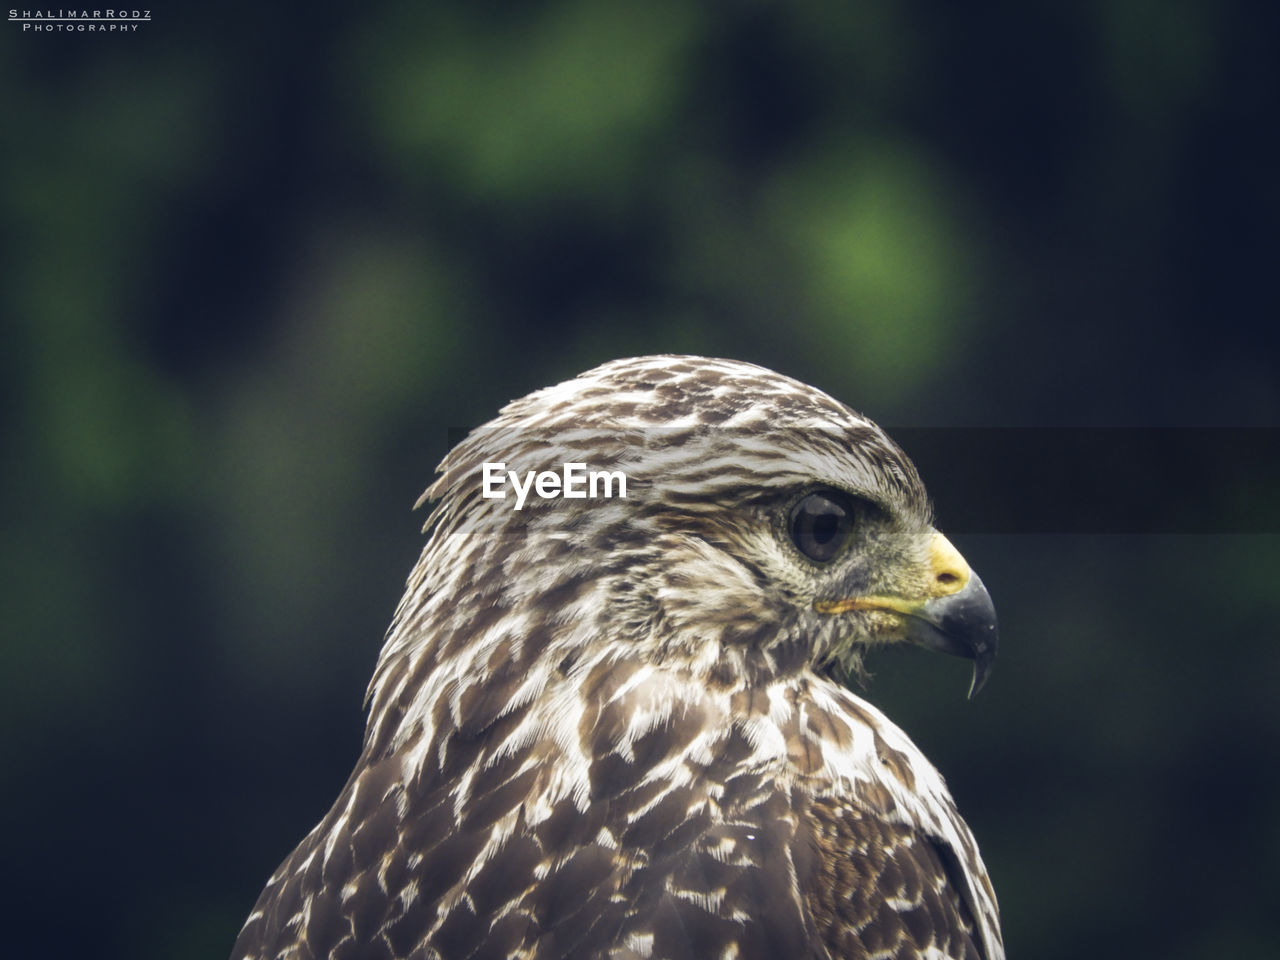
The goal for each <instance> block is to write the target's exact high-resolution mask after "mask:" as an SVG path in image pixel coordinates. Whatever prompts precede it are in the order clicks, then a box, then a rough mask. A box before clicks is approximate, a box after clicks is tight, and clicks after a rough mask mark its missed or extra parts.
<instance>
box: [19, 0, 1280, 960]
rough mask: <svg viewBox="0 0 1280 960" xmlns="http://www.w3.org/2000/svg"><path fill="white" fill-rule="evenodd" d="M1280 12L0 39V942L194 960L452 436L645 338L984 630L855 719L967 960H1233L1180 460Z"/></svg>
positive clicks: (461, 25)
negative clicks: (913, 793) (931, 578)
mask: <svg viewBox="0 0 1280 960" xmlns="http://www.w3.org/2000/svg"><path fill="white" fill-rule="evenodd" d="M1277 11H1280V6H1277V5H1275V4H1264V3H1244V2H1239V3H1231V2H1228V3H1223V2H1211V0H1166V2H1154V0H1095V2H1086V3H1073V4H1029V3H1026V2H1024V0H1017V2H1015V0H1006V2H994V3H976V4H948V3H941V2H934V3H927V2H888V0H880V2H827V3H819V2H793V3H790V4H786V5H783V4H768V3H764V2H746V0H744V2H733V3H730V2H722V3H707V4H692V3H675V2H660V0H659V2H646V3H643V4H640V3H613V2H606V0H564V2H556V3H550V4H532V5H525V4H521V5H511V4H504V3H497V2H471V3H427V4H422V3H409V2H403V3H392V2H381V3H372V4H366V5H363V6H358V7H352V6H348V7H344V8H333V9H328V8H325V7H323V6H308V7H301V6H298V7H296V8H293V9H289V8H281V7H279V6H275V7H271V6H266V5H258V4H243V3H235V2H231V3H224V4H221V5H217V6H208V7H205V8H202V9H200V10H198V11H195V10H184V11H181V12H178V11H175V10H172V9H154V10H153V11H152V17H153V19H152V20H151V21H150V22H149V23H144V24H142V25H141V28H140V29H139V30H138V32H137V33H136V34H130V35H124V36H122V35H119V34H116V35H94V34H88V33H71V34H67V33H44V34H34V33H31V32H26V33H24V32H23V31H22V30H21V25H20V24H16V23H5V24H3V30H2V31H0V173H2V176H0V217H2V220H0V225H2V227H3V232H2V233H0V323H2V327H0V335H2V337H3V341H2V343H3V346H2V347H0V437H2V447H0V455H2V456H3V474H2V481H0V482H2V483H3V486H2V487H0V564H2V565H3V566H2V568H0V643H2V647H0V657H2V660H0V718H2V722H3V738H2V740H0V749H2V750H3V757H2V762H0V804H2V805H3V806H2V808H0V814H2V815H3V820H2V823H3V827H2V830H0V836H3V841H2V842H3V864H4V874H5V879H6V881H7V882H8V884H10V885H11V886H12V887H13V889H12V890H11V891H10V892H8V893H5V894H4V895H3V897H0V902H3V904H4V907H3V911H4V913H5V914H6V917H5V920H4V924H5V934H4V938H3V940H4V952H5V953H6V954H7V955H11V956H50V955H54V956H58V955H61V956H96V957H122V958H124V957H127V958H131V960H150V958H169V957H181V958H188V957H189V958H197V957H213V958H221V957H224V956H225V955H226V954H228V953H229V951H230V948H231V944H232V941H233V940H234V938H235V935H236V932H237V930H238V928H239V925H240V924H241V922H242V921H243V919H244V917H245V916H246V914H247V913H248V911H249V908H250V906H251V905H252V903H253V901H254V899H255V897H256V896H257V894H258V892H259V890H260V889H261V887H262V885H263V883H264V881H265V880H266V878H267V876H268V875H269V874H270V872H271V871H272V870H273V869H274V868H275V866H276V865H277V863H278V862H279V861H280V860H281V859H282V858H283V857H284V856H285V855H286V854H287V853H288V851H289V850H290V849H291V848H292V847H293V845H294V844H295V843H296V842H297V841H298V840H299V839H300V838H301V837H302V835H303V834H304V833H305V832H306V831H307V830H308V829H309V828H310V827H311V826H312V824H313V823H314V822H315V821H316V820H317V819H318V818H319V817H320V816H321V815H322V814H323V813H324V811H325V810H326V809H327V807H328V805H329V803H330V802H331V801H332V799H333V797H334V796H335V795H336V793H337V790H338V788H339V786H340V785H341V783H342V781H343V780H344V778H345V776H346V774H347V771H348V769H349V767H350V765H351V763H352V761H353V760H354V758H355V756H356V753H357V750H358V744H359V740H360V736H361V731H362V722H363V719H362V718H363V714H362V710H361V697H362V695H363V691H364V686H365V684H366V682H367V680H368V677H369V674H370V671H371V669H372V666H373V663H374V660H375V657H376V655H377V651H378V648H379V645H380V639H381V634H382V630H383V629H384V627H385V625H386V623H387V622H388V621H389V618H390V615H391V612H392V609H393V607H394V605H395V602H396V600H397V598H398V596H399V592H400V586H401V584H402V582H403V579H404V577H405V575H406V574H407V572H408V570H409V567H410V566H411V564H412V563H413V561H414V559H415V557H416V554H417V551H418V549H419V547H420V544H421V537H420V535H419V533H418V526H419V525H420V523H421V521H422V517H421V515H415V514H412V513H411V512H410V507H411V505H412V503H413V502H414V500H415V499H416V497H417V495H418V494H419V492H420V491H421V490H422V489H423V488H424V487H425V486H426V485H427V483H428V481H429V480H430V477H431V474H432V470H433V468H434V465H435V464H436V462H437V461H438V459H439V458H440V456H441V455H442V454H443V453H444V451H445V449H446V447H447V442H448V437H449V428H451V427H454V428H468V427H472V426H475V425H477V424H479V423H482V422H483V421H484V420H486V419H488V418H489V417H490V416H491V415H492V414H493V413H494V412H495V411H496V410H497V408H498V407H499V406H500V405H501V404H502V403H503V402H504V401H506V400H508V399H510V398H512V397H515V396H519V395H522V394H524V393H526V392H528V391H529V390H531V389H533V388H536V387H539V386H543V385H546V384H549V383H552V382H556V381H558V380H561V379H564V378H566V377H568V376H571V375H573V374H575V373H577V372H579V371H581V370H583V369H585V368H587V367H589V366H591V365H594V364H595V363H597V362H600V361H603V360H606V359H610V358H613V357H617V356H624V355H630V354H637V353H647V352H666V351H687V352H699V353H706V354H712V355H722V356H732V357H737V358H741V359H745V360H752V361H756V362H761V363H764V364H766V365H768V366H771V367H774V368H776V369H778V370H780V371H782V372H785V373H788V374H791V375H793V376H796V377H798V378H800V379H802V380H805V381H808V382H810V383H813V384H815V385H817V386H820V387H822V388H824V389H826V390H828V391H829V392H831V393H833V394H835V395H836V396H838V397H840V398H841V399H843V400H845V401H847V402H849V403H851V404H852V405H854V406H855V407H856V408H858V409H860V410H863V411H865V412H866V413H868V414H869V415H871V416H873V417H874V418H876V419H877V420H878V421H880V422H881V423H883V424H886V425H888V426H890V427H898V428H903V429H902V430H901V435H902V438H903V442H904V444H906V445H907V448H908V451H909V452H912V453H915V454H917V457H918V459H919V462H920V465H921V469H922V472H923V473H924V476H925V480H926V482H927V483H928V484H929V486H930V488H931V491H932V492H933V494H934V496H935V498H936V499H937V501H938V504H939V508H940V518H939V522H940V525H941V526H942V528H943V529H944V530H951V531H952V532H954V533H955V540H956V542H957V544H958V546H959V547H960V548H961V550H962V551H963V552H964V553H965V554H966V556H967V557H968V558H969V560H970V561H971V562H972V563H973V564H974V566H975V567H976V568H977V569H978V570H980V571H981V573H982V575H983V577H984V579H985V580H986V582H987V584H988V586H989V587H990V589H991V592H992V594H993V595H994V596H995V599H996V602H997V606H998V608H999V610H1000V613H1001V617H1002V636H1003V648H1002V659H1001V661H1000V664H999V665H998V668H997V670H996V674H995V676H994V678H993V680H992V682H991V684H990V685H989V686H988V688H987V690H986V691H985V692H984V693H983V694H982V695H981V696H980V697H979V698H978V699H977V700H976V701H975V702H973V703H966V702H965V701H964V699H963V696H964V691H965V689H966V684H967V675H966V665H965V664H963V663H961V662H959V661H952V660H950V659H947V658H942V657H935V656H929V655H926V654H923V653H915V652H910V651H904V652H902V653H897V654H886V655H884V656H882V657H880V658H878V659H877V660H876V661H875V662H874V663H873V664H872V667H873V670H874V671H875V673H876V676H875V678H874V680H873V681H872V683H871V686H870V688H869V691H868V695H869V696H870V698H871V699H872V700H874V701H875V702H877V703H878V704H880V705H881V706H883V707H884V708H885V709H886V710H887V711H888V712H889V714H890V715H891V716H892V717H894V718H895V719H896V720H897V721H898V722H899V723H900V724H901V725H902V726H903V727H904V728H905V729H906V730H907V731H908V732H909V733H910V734H911V735H912V736H913V737H914V738H915V739H916V741H917V742H918V743H919V744H920V745H921V747H922V748H923V749H924V750H925V752H926V753H927V754H928V755H929V756H930V757H931V758H932V759H933V760H934V761H935V762H936V763H937V764H938V766H939V767H940V769H941V770H942V771H943V772H944V774H945V775H946V776H947V777H948V780H949V782H950V784H951V786H952V788H953V791H954V793H955V795H956V797H957V800H958V802H959V804H960V806H961V809H962V810H963V811H964V813H965V814H966V816H967V818H968V820H969V822H970V824H971V825H972V826H973V828H974V831H975V833H976V834H977V836H978V838H979V840H980V841H981V844H982V849H983V851H984V854H985V856H986V860H987V863H988V865H989V867H990V870H991V874H992V877H993V879H994V881H995V884H996V888H997V890H998V892H999V894H1000V900H1001V905H1002V909H1003V914H1004V923H1005V933H1006V940H1007V943H1008V947H1009V951H1010V955H1011V956H1015V957H1036V958H1041V960H1056V958H1076V957H1080V956H1090V957H1099V958H1102V957H1121V956H1124V957H1129V956H1134V955H1140V956H1160V957H1166V958H1171V960H1180V958H1196V957H1226V956H1230V957H1234V958H1251V957H1257V958H1262V957H1268V958H1269V957H1273V956H1275V955H1276V953H1277V948H1278V946H1280V935H1277V933H1276V927H1275V910H1276V902H1277V895H1278V894H1280V882H1278V881H1277V879H1276V877H1277V873H1276V869H1275V864H1276V862H1277V859H1278V858H1280V815H1278V814H1280V769H1278V766H1277V756H1278V753H1280V751H1278V749H1277V748H1278V747H1280V706H1278V705H1277V700H1278V699H1280V698H1277V689H1278V688H1280V645H1278V644H1277V639H1278V637H1277V630H1276V622H1277V618H1278V616H1280V592H1278V591H1277V589H1276V579H1277V576H1278V575H1280V540H1278V538H1277V536H1276V531H1277V529H1280V526H1278V525H1277V523H1276V517H1277V496H1278V491H1280V482H1278V481H1277V471H1276V470H1275V464H1276V462H1277V457H1276V440H1275V436H1276V435H1275V433H1274V431H1273V430H1272V431H1268V430H1256V431H1252V432H1250V431H1243V432H1242V431H1240V430H1233V431H1225V432H1221V433H1219V431H1217V430H1215V429H1214V428H1223V427H1231V428H1274V427H1276V426H1277V424H1280V378H1278V377H1277V373H1278V371H1277V347H1280V342H1278V341H1280V334H1278V333H1277V324H1276V320H1277V318H1278V317H1280V303H1278V300H1280V297H1277V283H1276V279H1275V275H1276V268H1277V261H1278V259H1280V258H1278V256H1277V250H1278V245H1277V237H1276V230H1277V224H1278V223H1280V217H1278V216H1277V214H1278V213H1280V209H1278V208H1280V187H1278V184H1280V177H1278V176H1277V171H1278V170H1280V157H1278V156H1277V152H1276V149H1275V145H1274V139H1273V137H1274V128H1275V124H1276V115H1277V114H1276V107H1275V104H1276V102H1277V100H1276V97H1277V93H1278V92H1280V91H1278V90H1277V86H1278V84H1277V79H1278V77H1277V73H1278V69H1280V68H1278V64H1280V57H1278V56H1277V49H1280V31H1278V30H1277V25H1278V24H1277V16H1278V13H1277ZM1063 427H1074V428H1090V429H1086V430H1080V431H1068V432H1067V433H1065V434H1064V433H1061V432H1059V433H1054V432H1053V431H1051V430H1049V429H1048V428H1063ZM1118 427H1122V428H1132V429H1128V430H1127V431H1122V432H1121V433H1118V434H1117V433H1115V432H1111V431H1108V430H1098V431H1094V430H1092V428H1118ZM1153 427H1160V428H1188V427H1194V428H1201V429H1199V430H1194V431H1186V430H1182V431H1178V430H1175V431H1172V432H1170V431H1164V432H1159V433H1148V432H1147V431H1146V430H1145V428H1153ZM990 428H1002V429H1000V430H993V429H990ZM1004 428H1018V429H1004ZM1064 436H1065V437H1068V438H1069V442H1066V443H1065V444H1064V443H1062V442H1059V439H1060V438H1062V437H1064ZM1117 436H1120V437H1122V438H1123V437H1129V438H1131V439H1129V440H1125V441H1124V442H1121V443H1118V444H1117V443H1116V442H1115V438H1116V437H1117ZM1144 437H1147V438H1148V440H1149V442H1148V440H1144V439H1143V438H1144ZM1151 437H1155V438H1156V439H1150V438H1151ZM1170 437H1172V439H1170ZM1242 437H1244V438H1245V439H1244V440H1242V439H1241V438H1242ZM1249 437H1253V438H1254V439H1255V440H1256V446H1255V444H1254V442H1253V441H1251V440H1249V439H1248V438H1249ZM1055 438H1059V439H1055ZM1099 438H1103V439H1099ZM913 444H914V449H913ZM1097 450H1103V451H1104V452H1105V456H1101V455H1097V454H1096V451H1097ZM1255 450H1257V451H1259V454H1258V456H1257V458H1256V459H1255V458H1254V457H1253V451H1255ZM1146 503H1158V504H1160V505H1161V507H1160V508H1159V509H1155V508H1153V509H1150V510H1147V511H1146V512H1137V513H1135V512H1134V511H1135V510H1139V511H1140V510H1141V507H1142V505H1143V504H1146ZM1118 505H1119V506H1118ZM948 511H950V514H951V516H954V517H955V523H954V524H953V525H951V526H949V520H948Z"/></svg>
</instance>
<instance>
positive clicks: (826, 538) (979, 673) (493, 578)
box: [371, 356, 996, 721]
mask: <svg viewBox="0 0 1280 960" xmlns="http://www.w3.org/2000/svg"><path fill="white" fill-rule="evenodd" d="M486 464H488V465H489V466H488V468H486ZM498 464H501V465H502V466H501V467H500V468H499V467H498V466H497V465H498ZM565 464H578V465H580V467H575V468H573V470H574V471H576V473H573V472H572V471H571V475H572V476H573V477H576V478H577V479H578V481H579V488H578V489H579V490H581V491H583V492H586V493H587V496H583V497H565V496H564V495H563V494H564V492H565V483H564V478H565V476H566V474H565V472H564V465H565ZM486 471H487V472H486ZM530 471H533V472H534V474H535V475H536V474H538V473H542V472H549V473H554V474H557V475H559V476H560V478H561V479H560V481H558V482H557V483H552V482H551V481H550V480H548V481H546V482H545V483H543V484H542V485H541V487H537V486H534V485H532V484H533V483H535V482H536V481H530V480H529V477H530ZM441 473H442V476H441V477H440V479H439V480H438V481H437V482H436V483H435V484H434V485H433V486H432V487H431V488H430V490H428V491H427V494H426V495H425V496H424V499H430V500H434V501H436V505H435V509H434V510H433V512H432V514H431V518H430V520H429V522H428V525H429V526H430V527H432V528H433V532H432V536H431V539H430V541H429V542H428V544H427V546H426V548H425V550H424V553H423V558H422V560H421V562H420V563H419V564H418V567H417V568H416V570H415V571H414V574H413V575H412V577H411V579H410V582H409V589H408V590H407V592H406V594H405V598H404V600H403V602H402V604H401V607H400V610H399V611H398V613H397V617H396V621H395V623H394V624H393V627H392V633H391V636H390V637H389V640H388V643H387V646H386V648H385V650H384V652H383V657H382V661H381V662H380V664H379V669H378V673H377V674H376V675H375V677H374V683H373V686H372V688H371V694H372V695H373V696H374V698H375V711H374V712H375V715H376V714H377V713H378V712H379V710H378V708H379V707H380V706H382V707H392V706H393V705H392V704H391V703H390V701H391V700H392V699H400V698H403V697H406V696H410V695H412V696H413V697H414V699H417V697H419V696H420V697H423V698H424V699H423V700H422V701H421V707H422V708H423V709H430V708H429V707H428V705H429V704H430V703H433V702H435V703H439V702H452V703H453V704H454V709H453V712H454V713H455V716H454V720H455V721H461V720H465V715H466V714H467V710H468V709H469V708H475V707H476V705H475V704H465V703H461V700H462V699H463V695H462V694H461V693H460V692H459V691H462V690H464V689H468V688H470V687H471V685H469V684H468V683H467V677H468V676H476V675H481V674H483V675H485V676H493V675H494V673H495V672H496V671H506V672H509V673H510V675H511V680H510V682H509V683H508V684H506V685H505V687H504V692H503V693H502V694H494V696H495V699H496V700H500V699H501V697H502V696H505V695H510V696H515V697H517V698H519V697H521V696H530V697H531V696H534V695H537V693H540V692H541V691H542V690H544V689H545V688H546V685H547V684H549V683H554V682H555V680H556V675H557V674H559V675H561V676H568V675H570V674H574V675H577V676H579V678H580V673H579V672H580V671H583V670H589V669H591V668H592V666H593V665H606V664H610V663H616V662H618V661H622V660H643V661H645V662H648V663H656V664H665V665H668V666H670V667H671V668H672V669H678V670H684V671H691V672H692V673H693V674H694V675H695V676H697V677H699V678H701V679H702V680H704V681H705V682H706V683H708V684H725V685H735V686H736V685H743V684H751V683H754V682H757V681H759V680H763V679H767V678H769V677H772V676H778V675H783V674H787V673H791V672H796V671H802V670H818V671H827V672H833V671H843V672H855V673H856V672H857V671H858V670H860V668H861V663H862V657H863V653H864V651H866V650H867V649H868V648H870V647H872V646H875V645H878V644H884V643H891V642H901V641H906V642H914V643H919V644H923V645H924V646H927V647H929V648H931V649H935V650H942V651H945V652H947V653H953V654H959V655H962V656H966V657H969V658H972V659H973V660H974V664H975V670H974V681H973V685H972V688H971V692H972V691H976V690H977V689H978V688H979V687H980V686H981V685H982V683H983V681H984V680H985V679H986V676H987V674H988V672H989V670H990V667H991V664H992V661H993V660H994V657H995V651H996V623H995V614H994V611H993V609H992V606H991V601H990V598H989V596H988V595H987V592H986V589H985V588H984V587H983V585H982V582H981V580H979V579H978V577H977V575H976V574H975V573H973V571H972V570H970V569H969V567H968V565H967V564H966V563H965V561H964V559H963V558H962V557H961V556H960V554H959V553H958V552H957V551H956V550H955V548H954V547H953V546H952V545H951V544H950V543H949V542H948V541H947V539H946V538H945V537H943V536H942V534H940V533H939V532H938V531H937V530H935V529H934V528H933V526H932V524H931V516H930V508H929V504H928V501H927V498H926V495H925V491H924V487H923V486H922V485H921V482H920V479H919V477H918V476H917V474H916V471H915V468H914V467H913V466H912V464H911V462H910V461H909V460H908V459H907V457H906V455H905V454H904V453H903V452H902V451H901V450H900V449H899V448H898V447H897V446H896V445H895V444H894V443H893V441H892V440H890V439H889V438H888V436H886V435H885V433H884V432H883V431H882V430H881V429H880V428H879V427H877V426H876V425H875V424H874V423H872V422H871V421H869V420H867V419H865V418H864V417H862V416H860V415H858V414H857V413H855V412H854V411H853V410H851V409H849V408H848V407H846V406H845V405H844V404H842V403H839V402H837V401H836V400H833V399H832V398H831V397H829V396H827V395H826V394H824V393H822V392H821V391H819V390H816V389H814V388H812V387H809V386H806V385H804V384H802V383H799V382H798V381H795V380H792V379H790V378H788V377H784V376H781V375H779V374H776V373H773V372H772V371H769V370H766V369H764V368H762V367H758V366H754V365H751V364H746V363H740V362H735V361H728V360H708V359H703V358H699V357H678V356H660V357H642V358H637V359H630V360H619V361H615V362H612V363H608V364H605V365H603V366H601V367H597V368H596V369H594V370H591V371H588V372H587V373H584V374H582V375H581V376H579V377H577V378H575V379H573V380H570V381H567V382H565V383H562V384H559V385H557V386H554V387H550V388H547V389H545V390H540V391H538V392H536V393H533V394H530V395H529V396H527V397H524V398H523V399H520V400H517V401H515V402H513V403H511V404H509V405H508V406H507V407H506V408H505V409H503V410H502V412H501V413H500V415H499V416H498V417H497V418H496V419H495V420H493V421H491V422H490V423H488V424H486V425H485V426H483V427H481V428H479V429H477V430H475V431H474V432H473V433H472V434H471V435H470V436H469V437H467V439H466V440H465V441H464V442H463V443H461V444H459V445H458V447H456V448H455V449H454V450H453V451H452V452H451V453H450V454H449V455H448V457H446V459H445V460H444V462H443V464H442V465H441ZM591 473H600V474H602V475H603V474H605V473H609V474H614V476H612V477H611V478H610V480H611V487H610V489H609V491H608V492H609V493H611V494H612V496H605V493H606V491H605V489H604V483H603V476H602V477H601V482H600V483H599V484H598V485H597V488H596V490H595V493H596V496H594V497H592V496H591V495H590V493H591V490H590V484H589V482H588V481H589V477H590V474H591ZM617 473H621V474H624V475H625V478H626V479H625V483H626V488H625V489H626V496H625V497H622V496H620V495H619V493H620V489H619V487H620V483H619V481H618V478H617V477H616V474H617ZM486 479H487V481H488V483H487V485H486ZM524 484H529V485H527V486H525V487H524V489H525V495H524V497H523V498H521V497H520V494H519V490H518V489H517V486H518V485H524ZM575 492H577V491H575ZM497 493H502V494H504V496H501V497H498V496H495V494H497ZM486 494H488V495H486ZM543 494H546V496H543ZM517 505H518V506H519V509H517ZM427 665H431V666H432V670H431V678H432V679H431V682H430V683H429V684H427V686H430V687H431V690H430V691H426V690H422V689H420V688H419V691H418V693H417V694H409V693H406V692H405V690H406V685H405V684H403V683H402V682H401V681H398V680H397V679H396V678H397V677H401V678H403V676H404V675H405V674H406V673H407V672H412V673H416V674H418V675H419V677H421V673H420V671H419V670H418V669H417V667H418V666H427ZM521 684H523V687H521ZM535 687H536V688H537V689H536V690H535V689H534V688H535ZM524 688H528V689H527V690H526V691H525V692H524V693H521V692H520V691H521V690H522V689H524ZM397 690H398V691H401V692H400V693H399V694H397V693H396V692H395V691H397ZM450 691H453V693H452V694H451V693H450ZM432 698H434V699H432ZM379 701H382V702H381V703H379ZM403 709H404V708H403V706H402V707H401V709H400V710H395V711H393V712H395V713H397V714H399V713H402V712H403ZM485 712H486V711H485V710H484V709H480V710H479V713H480V714H481V715H483V714H485Z"/></svg>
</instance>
